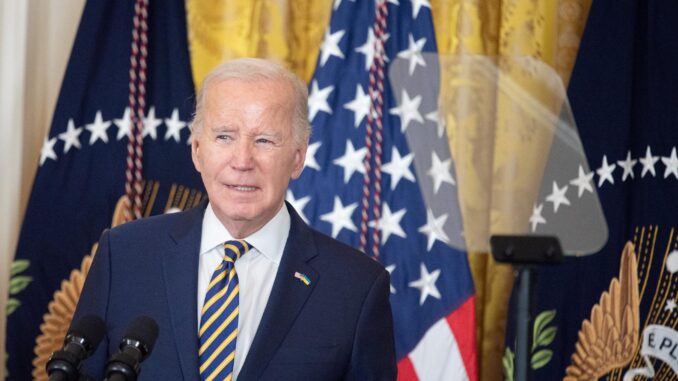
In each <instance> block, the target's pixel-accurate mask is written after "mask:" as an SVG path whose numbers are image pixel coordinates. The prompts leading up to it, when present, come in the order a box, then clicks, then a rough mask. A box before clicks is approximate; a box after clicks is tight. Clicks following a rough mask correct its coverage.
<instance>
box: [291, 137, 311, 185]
mask: <svg viewBox="0 0 678 381" xmlns="http://www.w3.org/2000/svg"><path fill="white" fill-rule="evenodd" d="M307 149H308V144H304V145H303V146H302V147H300V148H297V150H296V151H294V164H293V167H292V176H291V177H292V180H294V179H298V178H299V176H301V171H303V170H304V163H305V162H306V150H307Z"/></svg>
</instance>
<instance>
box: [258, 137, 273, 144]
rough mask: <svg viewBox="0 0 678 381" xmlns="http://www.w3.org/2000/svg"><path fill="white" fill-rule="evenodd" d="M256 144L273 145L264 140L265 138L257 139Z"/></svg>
mask: <svg viewBox="0 0 678 381" xmlns="http://www.w3.org/2000/svg"><path fill="white" fill-rule="evenodd" d="M257 143H262V144H269V143H273V142H272V141H270V140H268V139H265V138H259V139H257Z"/></svg>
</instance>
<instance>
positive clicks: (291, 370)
mask: <svg viewBox="0 0 678 381" xmlns="http://www.w3.org/2000/svg"><path fill="white" fill-rule="evenodd" d="M306 102H307V90H306V87H305V86H304V84H303V83H301V81H300V80H299V79H298V78H297V77H296V76H294V75H293V74H291V73H290V72H288V71H287V70H285V69H284V68H282V67H280V66H278V65H276V64H273V63H271V62H268V61H264V60H258V59H240V60H235V61H231V62H228V63H226V64H224V65H222V66H220V67H218V68H217V69H216V70H214V71H213V72H212V73H210V74H209V75H208V76H207V77H206V78H205V80H204V83H203V86H202V89H201V90H200V92H199V93H198V97H197V105H196V115H195V120H194V123H193V140H192V157H193V162H194V164H195V167H196V169H197V170H198V171H199V172H200V174H201V176H202V180H203V183H204V185H205V189H206V190H207V194H208V198H209V203H205V204H203V205H202V206H200V207H198V208H195V209H192V210H188V211H186V212H182V213H177V214H171V215H164V216H158V217H152V218H148V219H142V220H138V221H134V222H131V223H128V224H125V225H122V226H119V227H117V228H114V229H112V230H110V231H106V232H105V233H104V234H103V235H102V238H101V241H100V243H99V249H98V252H97V255H96V257H95V260H94V264H93V265H92V268H91V270H90V273H89V276H88V279H87V282H86V284H85V288H84V290H83V293H82V296H81V299H80V302H79V304H78V308H77V311H76V316H75V317H74V321H77V319H78V318H79V317H80V316H84V315H86V314H96V315H99V316H101V317H103V318H104V320H105V321H106V324H107V328H108V332H107V336H106V338H105V339H104V342H103V343H102V344H101V345H100V346H99V348H98V350H97V351H96V353H95V354H94V355H93V356H92V358H90V359H89V360H87V362H86V364H85V367H84V372H85V373H87V374H89V375H91V376H94V377H102V375H103V370H104V368H105V363H106V359H107V358H108V357H109V355H110V354H111V353H115V352H117V350H118V349H117V346H118V344H119V340H120V338H121V337H122V336H123V334H124V331H125V328H126V326H127V325H128V323H129V322H130V321H131V320H132V319H134V318H135V317H136V316H139V315H147V316H150V317H152V318H153V319H155V320H156V321H157V323H158V325H159V328H160V335H159V337H158V341H157V343H156V345H155V349H154V351H153V353H152V354H151V356H150V357H149V358H148V359H147V360H146V361H145V362H144V363H143V366H142V371H141V373H140V379H142V380H181V379H184V380H231V379H233V380H235V379H238V380H241V381H243V380H292V379H295V380H296V379H300V380H393V379H395V378H396V365H395V350H394V340H393V327H392V318H391V309H390V305H389V301H388V298H389V275H388V272H386V271H385V270H384V268H383V267H382V266H380V265H379V264H378V263H376V262H374V261H372V260H371V259H369V258H368V257H367V256H365V255H364V254H362V253H360V252H358V251H356V250H354V249H352V248H350V247H348V246H346V245H344V244H342V243H340V242H338V241H336V240H333V239H332V238H329V237H327V236H325V235H323V234H321V233H318V232H316V231H314V230H313V229H311V228H309V227H308V226H307V225H306V224H305V223H304V222H303V221H302V219H301V218H300V217H299V215H298V214H297V213H296V212H295V210H294V209H293V208H292V207H291V206H290V205H289V204H286V203H285V202H284V197H285V192H286V189H287V186H288V183H289V181H290V180H291V179H295V178H297V177H298V176H299V175H300V173H301V171H302V169H303V166H304V158H305V155H306V148H307V146H308V139H309V133H310V127H309V125H308V119H307V113H308V111H307V106H306Z"/></svg>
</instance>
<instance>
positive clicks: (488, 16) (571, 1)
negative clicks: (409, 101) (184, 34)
mask: <svg viewBox="0 0 678 381" xmlns="http://www.w3.org/2000/svg"><path fill="white" fill-rule="evenodd" d="M401 1H405V0H401ZM332 3H333V1H332V0H321V1H320V0H238V1H200V0H187V13H188V16H187V17H188V28H189V43H190V50H191V64H192V67H193V77H194V82H195V84H196V87H197V86H199V84H200V83H201V81H202V78H203V77H204V76H205V74H206V73H207V72H208V71H209V70H211V69H212V68H213V67H215V66H216V65H218V64H219V63H221V62H223V61H225V60H227V59H231V58H237V57H245V56H255V57H266V58H270V59H274V60H277V61H279V62H281V63H283V64H285V65H286V66H287V67H289V68H290V69H292V70H293V71H294V72H296V73H297V75H299V77H301V78H302V79H304V80H306V81H308V80H310V78H311V76H312V75H313V70H314V68H315V62H316V58H317V54H318V48H319V46H320V43H321V41H322V38H323V34H324V32H325V29H326V27H327V24H328V22H329V18H330V15H331V11H332ZM590 5H591V0H550V1H540V0H431V6H432V10H433V17H434V25H435V29H436V37H437V43H438V50H439V53H440V54H441V55H459V54H474V55H483V56H488V57H498V58H501V57H510V56H529V57H534V58H536V59H539V60H541V61H543V62H545V63H546V64H548V65H550V66H551V67H552V68H554V69H555V70H556V72H557V73H558V75H559V76H560V77H561V79H562V81H563V82H564V83H565V84H567V82H568V80H569V77H570V73H571V71H572V67H573V65H574V60H575V57H576V54H577V49H578V47H579V41H580V39H581V34H582V32H583V29H584V25H585V21H586V18H587V16H588V10H589V8H590ZM450 75H451V76H457V77H459V76H460V75H461V76H463V75H464V73H463V71H462V72H456V73H443V80H450ZM446 76H447V77H446ZM452 80H463V78H452ZM486 90H487V89H486ZM492 102H493V103H492V107H491V109H492V111H493V112H492V113H489V114H483V115H474V114H472V113H469V114H468V115H464V117H463V118H455V119H450V120H448V124H447V125H448V136H449V140H450V147H451V149H452V152H453V154H454V157H455V162H456V172H457V176H458V178H459V179H461V180H460V181H459V184H460V189H459V193H460V197H461V206H462V214H463V216H464V222H465V229H464V230H465V231H466V232H471V231H473V230H474V229H472V227H471V226H469V225H471V224H475V225H477V226H486V227H487V229H489V230H490V231H497V230H499V231H502V230H505V228H506V227H507V226H510V225H512V224H513V223H514V222H515V221H516V220H521V219H522V221H525V220H526V218H527V216H524V215H517V216H515V215H513V214H512V213H509V212H508V211H507V210H502V205H506V203H505V202H502V201H506V200H505V198H506V195H508V196H509V197H511V198H512V201H515V200H518V201H521V200H522V202H523V203H527V202H531V201H529V200H532V199H533V197H532V196H533V195H531V194H530V191H527V190H526V189H527V188H530V185H531V184H533V183H534V182H535V181H536V180H535V179H536V178H537V176H535V175H532V176H530V175H529V174H538V173H541V169H542V168H541V167H540V165H541V164H539V163H540V160H538V158H540V157H542V155H543V153H544V148H543V147H548V145H547V143H548V142H550V138H551V137H550V136H548V134H541V135H539V134H537V135H536V136H533V137H532V139H521V138H520V136H522V135H521V133H520V132H521V131H519V130H517V129H520V128H521V127H512V128H511V129H510V130H509V129H508V128H507V126H505V125H502V123H505V121H507V120H510V118H511V116H512V114H511V112H512V111H511V110H510V109H509V107H507V105H506V104H505V103H506V102H505V101H504V100H502V99H501V97H495V98H494V99H493V100H492ZM488 124H489V125H494V126H497V127H495V129H494V130H492V129H487V128H481V127H482V125H488ZM537 143H538V144H537ZM535 146H541V147H542V149H534V147H535ZM515 152H521V154H524V155H529V156H528V157H529V158H531V159H527V160H525V162H526V163H528V164H526V167H525V168H521V169H520V171H519V172H520V174H521V175H520V176H521V177H518V178H516V177H515V174H516V172H511V171H499V170H498V168H499V167H501V165H502V163H505V162H507V161H510V160H511V159H512V156H513V155H515V154H514V153H515ZM525 174H528V175H527V176H526V175H525ZM511 176H513V177H511ZM509 177H511V178H509ZM510 180H511V181H510ZM462 184H463V185H462ZM488 184H492V185H490V186H488ZM492 205H494V206H495V207H494V209H491V207H490V206H492ZM530 205H531V204H530ZM509 216H512V218H507V217H509ZM476 230H478V229H476ZM481 230H482V229H481ZM483 233H487V232H480V233H478V234H477V235H476V236H475V237H473V236H472V235H471V234H469V236H467V239H471V240H473V239H474V238H475V239H480V238H479V237H484V236H486V234H485V235H484V234H483ZM470 247H475V246H474V245H470ZM470 263H471V267H472V272H473V276H474V281H475V286H476V298H477V303H476V309H477V311H476V312H477V313H476V317H477V338H478V359H479V364H478V366H479V369H480V379H481V380H500V379H502V368H501V357H502V355H503V350H504V336H505V331H506V326H505V322H506V313H507V304H508V297H509V295H510V293H511V288H512V284H513V274H512V271H511V269H510V268H508V267H506V266H502V265H497V264H495V263H494V262H493V261H492V259H491V258H490V257H489V256H488V255H486V254H483V253H475V252H474V253H470Z"/></svg>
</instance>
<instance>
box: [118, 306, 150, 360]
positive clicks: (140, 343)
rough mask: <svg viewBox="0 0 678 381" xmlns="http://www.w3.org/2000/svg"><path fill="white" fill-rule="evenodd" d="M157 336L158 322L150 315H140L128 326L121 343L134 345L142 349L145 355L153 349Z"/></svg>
mask: <svg viewBox="0 0 678 381" xmlns="http://www.w3.org/2000/svg"><path fill="white" fill-rule="evenodd" d="M157 338H158V323H156V322H155V320H153V318H150V317H148V316H139V317H137V318H136V319H134V320H133V321H132V322H131V323H130V324H129V326H128V327H127V332H126V333H125V336H124V339H123V343H122V344H121V345H124V344H127V345H133V346H135V347H137V348H138V349H139V350H141V352H142V354H143V356H144V357H145V356H148V354H149V353H151V351H152V350H153V346H154V345H155V340H156V339H157ZM130 341H135V342H137V343H131V342H130Z"/></svg>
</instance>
